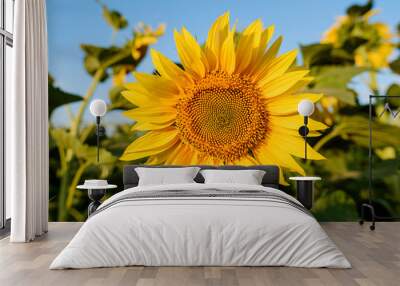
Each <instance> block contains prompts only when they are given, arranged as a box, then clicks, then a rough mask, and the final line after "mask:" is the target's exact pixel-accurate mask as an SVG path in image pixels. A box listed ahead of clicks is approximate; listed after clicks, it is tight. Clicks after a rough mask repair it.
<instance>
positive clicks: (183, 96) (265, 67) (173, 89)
mask: <svg viewBox="0 0 400 286" xmlns="http://www.w3.org/2000/svg"><path fill="white" fill-rule="evenodd" d="M273 31H274V27H273V26H271V27H268V28H266V29H264V28H263V24H262V22H261V21H260V20H256V21H254V22H253V23H251V24H250V25H249V26H248V27H247V28H246V29H245V30H244V31H243V32H242V33H240V34H239V36H237V35H238V34H237V33H235V28H231V27H230V25H229V13H225V14H224V15H222V16H220V17H219V18H218V19H217V20H216V21H215V23H214V24H213V25H212V27H211V29H210V30H209V33H208V38H207V40H206V42H205V44H204V45H203V46H201V45H199V43H198V42H197V41H196V39H195V38H194V37H193V36H192V35H191V34H190V33H189V32H188V31H187V30H186V29H185V28H182V30H181V31H180V32H178V31H176V30H175V31H174V37H175V43H176V48H177V52H178V55H179V59H180V62H181V64H182V68H181V67H180V66H178V65H176V64H175V63H174V62H172V61H171V60H169V59H168V58H166V57H165V56H163V55H162V54H161V53H159V52H157V51H155V50H152V51H151V56H152V60H153V64H154V66H155V68H156V70H157V74H146V73H139V72H136V73H135V74H134V76H135V78H136V80H137V82H134V83H129V84H127V85H126V88H127V90H126V91H124V92H123V93H122V94H123V96H124V97H125V98H126V99H127V100H128V101H130V102H131V103H133V104H134V105H135V106H137V107H136V108H134V109H132V110H129V111H126V112H125V115H126V116H127V117H129V118H131V119H133V120H135V121H136V123H135V125H134V126H133V130H134V131H146V133H145V134H144V135H142V136H141V137H139V138H138V139H136V140H135V141H134V142H132V143H131V144H130V145H129V146H128V147H127V148H126V150H125V152H124V154H123V155H122V157H121V158H120V159H121V160H125V161H132V160H137V159H141V158H147V164H152V165H160V164H172V165H174V164H176V165H193V164H205V165H257V164H274V165H278V166H279V167H281V168H285V169H288V170H291V171H294V172H298V173H300V174H303V175H304V170H303V168H302V167H301V166H300V165H299V164H298V163H297V161H296V160H295V159H294V158H293V156H295V157H303V156H304V141H303V139H302V138H301V137H300V136H299V135H298V128H299V126H301V125H302V124H303V118H302V117H301V116H299V115H298V114H297V105H298V102H299V101H300V100H302V99H309V100H311V101H313V102H315V101H318V100H319V99H320V98H321V96H322V95H321V94H310V93H303V94H299V93H297V91H298V90H299V89H301V88H302V87H304V86H305V85H307V84H308V83H309V82H310V81H311V80H312V78H310V77H308V76H307V75H308V73H309V71H308V70H306V69H304V68H299V67H295V66H294V62H295V60H296V53H297V52H296V51H295V50H293V51H289V52H287V53H285V54H282V55H280V56H277V54H278V50H279V48H280V45H281V42H282V38H281V37H280V38H278V39H277V40H276V41H275V42H274V43H273V44H272V45H270V46H269V47H268V48H267V46H268V42H269V41H270V39H271V37H272V35H273ZM309 128H310V130H311V132H310V135H311V136H313V135H314V136H317V135H319V132H318V130H322V129H324V128H326V126H325V125H324V124H322V123H319V122H316V121H314V120H310V121H309ZM308 150H309V152H308V155H309V156H308V158H310V159H316V160H319V159H324V157H323V156H322V155H320V154H319V153H317V152H316V151H314V150H313V149H312V148H311V147H310V146H309V149H308ZM281 182H284V178H283V177H281Z"/></svg>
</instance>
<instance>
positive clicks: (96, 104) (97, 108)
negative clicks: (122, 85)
mask: <svg viewBox="0 0 400 286" xmlns="http://www.w3.org/2000/svg"><path fill="white" fill-rule="evenodd" d="M106 112H107V105H106V102H105V101H104V100H102V99H95V100H92V102H91V103H90V113H91V114H92V115H93V116H96V117H97V116H104V114H106Z"/></svg>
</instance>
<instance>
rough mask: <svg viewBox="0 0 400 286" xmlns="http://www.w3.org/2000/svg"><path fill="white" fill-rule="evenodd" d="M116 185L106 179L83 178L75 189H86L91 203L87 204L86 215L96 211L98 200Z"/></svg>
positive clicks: (98, 204)
mask: <svg viewBox="0 0 400 286" xmlns="http://www.w3.org/2000/svg"><path fill="white" fill-rule="evenodd" d="M116 187H117V185H110V184H108V183H107V181H106V180H85V183H84V184H83V185H79V186H77V187H76V188H77V189H81V190H82V189H83V190H87V192H88V197H89V199H90V200H91V203H90V204H89V206H88V216H90V215H91V214H92V213H94V212H95V211H96V209H97V208H98V207H99V206H100V205H101V202H100V200H101V199H102V198H103V196H104V195H105V193H106V191H107V190H108V189H115V188H116Z"/></svg>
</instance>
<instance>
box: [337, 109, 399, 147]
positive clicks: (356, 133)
mask: <svg viewBox="0 0 400 286" xmlns="http://www.w3.org/2000/svg"><path fill="white" fill-rule="evenodd" d="M368 124H369V122H368V118H366V117H363V116H343V117H342V118H341V121H340V123H339V124H337V125H336V126H335V131H336V132H339V136H340V137H342V139H344V140H350V141H353V142H354V143H356V144H357V145H359V146H362V147H365V148H368V146H369V128H368ZM372 130H373V132H372V141H373V147H374V148H382V147H386V146H399V145H400V136H393V134H398V133H399V132H400V129H399V127H397V126H393V125H388V124H383V123H379V122H376V121H373V122H372Z"/></svg>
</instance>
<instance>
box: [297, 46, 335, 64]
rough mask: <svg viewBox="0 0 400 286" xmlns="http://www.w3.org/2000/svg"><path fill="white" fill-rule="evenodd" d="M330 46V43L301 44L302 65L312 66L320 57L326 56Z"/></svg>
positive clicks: (330, 48) (328, 53)
mask: <svg viewBox="0 0 400 286" xmlns="http://www.w3.org/2000/svg"><path fill="white" fill-rule="evenodd" d="M332 48H333V47H332V45H331V44H311V45H301V46H300V50H301V53H302V55H303V61H304V65H305V66H312V65H314V64H316V63H318V62H321V59H322V60H323V59H325V58H328V57H329V55H330V52H331V50H332Z"/></svg>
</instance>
